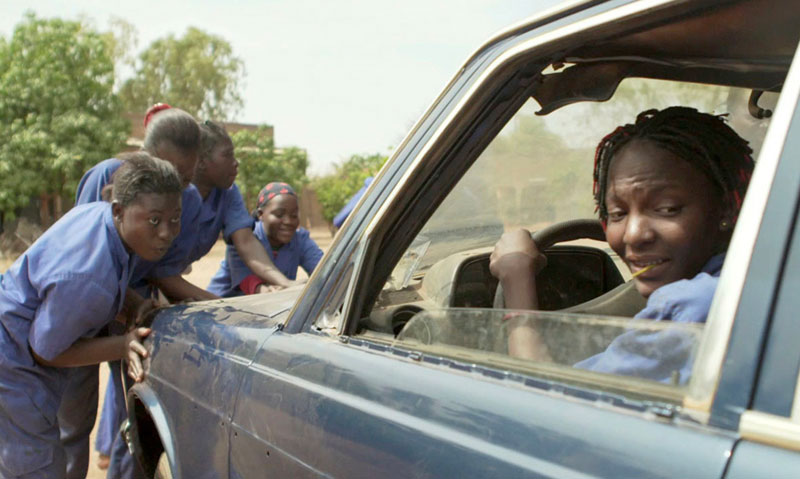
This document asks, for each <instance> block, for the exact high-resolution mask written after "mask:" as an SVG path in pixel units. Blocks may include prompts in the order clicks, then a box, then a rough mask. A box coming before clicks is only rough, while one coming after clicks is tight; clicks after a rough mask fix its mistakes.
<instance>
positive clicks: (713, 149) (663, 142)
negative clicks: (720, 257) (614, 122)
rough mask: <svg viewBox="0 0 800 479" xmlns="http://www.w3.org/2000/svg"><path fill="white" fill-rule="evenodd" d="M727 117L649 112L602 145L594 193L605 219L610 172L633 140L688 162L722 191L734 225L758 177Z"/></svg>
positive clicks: (691, 111)
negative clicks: (753, 175) (749, 187)
mask: <svg viewBox="0 0 800 479" xmlns="http://www.w3.org/2000/svg"><path fill="white" fill-rule="evenodd" d="M723 118H724V115H718V116H715V115H710V114H708V113H700V112H698V111H697V110H695V109H694V108H687V107H677V106H675V107H669V108H666V109H664V110H661V111H659V110H647V111H644V112H642V113H639V115H638V116H637V117H636V122H635V123H633V124H627V125H624V126H620V127H618V128H617V129H615V130H614V131H613V132H611V133H610V134H609V135H607V136H606V137H605V138H603V139H602V140H601V141H600V144H598V145H597V150H596V152H595V157H594V185H593V190H594V191H593V193H594V199H595V203H596V205H597V210H598V213H599V215H600V219H601V220H602V221H603V222H605V221H606V219H607V218H608V210H607V209H606V204H605V197H606V188H607V181H608V169H609V166H610V164H611V161H612V160H613V158H614V155H616V154H617V152H619V151H620V149H621V148H622V147H624V146H625V145H627V144H628V143H630V141H631V140H634V139H639V140H647V141H649V142H652V143H653V144H655V145H657V146H658V147H659V148H663V149H665V150H667V151H669V152H671V153H672V154H674V155H676V156H678V157H679V158H682V159H683V160H685V161H688V162H689V163H690V164H691V165H693V166H694V167H696V168H697V169H698V170H700V171H701V172H703V174H704V175H706V176H707V177H708V179H709V180H711V182H712V183H713V184H714V186H715V187H716V188H717V190H718V193H719V197H720V199H721V200H722V201H723V202H724V204H726V206H727V207H729V208H730V210H731V212H732V213H733V219H734V221H735V218H736V216H737V215H738V212H739V209H740V208H741V206H742V200H743V199H744V194H745V192H746V191H747V184H748V183H749V182H750V175H751V173H752V171H753V158H752V156H751V154H752V152H753V150H752V149H751V148H750V146H749V145H748V143H747V141H746V140H744V139H743V138H742V137H740V136H739V135H738V134H737V133H736V132H735V131H733V129H732V128H731V127H729V126H728V125H727V124H726V123H725V121H724V119H723Z"/></svg>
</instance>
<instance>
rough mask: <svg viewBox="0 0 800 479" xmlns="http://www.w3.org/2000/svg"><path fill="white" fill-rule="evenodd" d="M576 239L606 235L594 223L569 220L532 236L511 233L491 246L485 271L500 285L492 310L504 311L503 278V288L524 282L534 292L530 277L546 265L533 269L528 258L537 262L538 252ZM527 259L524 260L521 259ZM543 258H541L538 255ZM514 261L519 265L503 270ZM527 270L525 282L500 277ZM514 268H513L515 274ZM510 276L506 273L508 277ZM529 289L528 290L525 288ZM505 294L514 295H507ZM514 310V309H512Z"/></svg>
mask: <svg viewBox="0 0 800 479" xmlns="http://www.w3.org/2000/svg"><path fill="white" fill-rule="evenodd" d="M525 235H528V237H527V238H524V236H525ZM580 238H589V239H594V240H599V241H605V238H606V235H605V231H604V230H603V226H602V224H601V223H600V221H599V220H596V219H581V220H570V221H564V222H561V223H556V224H554V225H551V226H548V227H547V228H542V229H541V230H539V231H537V232H535V233H533V234H532V235H531V234H530V233H529V232H528V231H526V230H518V231H514V232H511V233H506V234H504V235H503V237H502V238H500V241H498V242H497V245H495V250H494V252H492V256H491V258H490V260H489V270H490V271H491V273H492V274H493V275H494V276H495V277H497V278H498V279H500V281H501V284H499V285H498V286H497V292H496V294H495V297H494V307H495V308H496V309H505V308H506V301H505V297H504V293H503V285H502V283H503V282H504V279H506V278H507V280H506V281H505V282H506V284H513V283H514V282H524V281H528V282H530V283H531V284H533V287H534V288H535V279H534V276H535V275H536V274H538V273H539V272H540V271H541V270H542V269H543V268H544V266H545V265H546V264H547V262H546V260H545V261H543V262H542V263H541V267H538V268H536V265H538V264H539V263H537V262H536V260H532V259H531V258H537V257H538V255H542V253H541V251H544V250H545V249H547V248H549V247H550V246H553V245H554V244H556V243H560V242H562V241H570V240H575V239H580ZM512 252H515V253H517V254H514V255H510V254H509V253H512ZM528 254H529V255H530V256H529V257H528V259H527V260H526V259H524V258H523V255H528ZM503 256H508V257H507V258H506V260H505V261H503ZM542 256H543V255H542ZM514 258H516V259H518V260H521V261H520V264H516V265H512V266H506V265H507V264H508V263H510V262H512V261H513V260H514ZM531 261H533V262H534V267H531V266H530V262H531ZM523 267H524V268H528V271H529V273H528V274H529V276H528V277H527V278H523V277H522V276H521V275H518V274H514V276H513V278H514V279H513V280H512V276H501V275H508V274H512V273H514V272H517V273H518V272H519V268H523ZM514 268H517V269H516V270H515V269H514ZM509 272H510V273H509ZM526 288H527V289H530V286H527V287H526ZM509 293H512V294H517V293H513V292H511V291H509ZM530 294H532V295H533V296H534V297H535V295H536V292H535V290H534V291H533V292H532V293H530ZM512 307H515V306H512ZM519 309H536V308H530V307H526V306H523V307H520V308H519Z"/></svg>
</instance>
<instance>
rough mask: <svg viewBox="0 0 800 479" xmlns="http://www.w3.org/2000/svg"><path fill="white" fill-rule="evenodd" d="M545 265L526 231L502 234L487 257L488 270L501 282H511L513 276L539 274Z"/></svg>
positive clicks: (542, 256) (545, 258) (543, 259)
mask: <svg viewBox="0 0 800 479" xmlns="http://www.w3.org/2000/svg"><path fill="white" fill-rule="evenodd" d="M546 264H547V257H545V255H543V254H542V253H541V252H540V251H539V248H537V247H536V243H534V242H533V239H532V238H531V233H530V231H528V230H524V229H519V230H516V231H509V232H507V233H503V236H501V237H500V240H499V241H498V242H497V244H496V245H495V246H494V251H492V255H491V256H490V257H489V270H490V271H491V272H492V275H494V276H495V277H496V278H498V279H500V280H501V281H503V280H506V279H511V280H513V276H514V275H515V274H519V273H521V272H524V273H525V274H539V272H540V271H541V270H542V269H543V268H544V267H545V265H546Z"/></svg>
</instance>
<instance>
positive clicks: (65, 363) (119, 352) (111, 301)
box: [0, 153, 182, 478]
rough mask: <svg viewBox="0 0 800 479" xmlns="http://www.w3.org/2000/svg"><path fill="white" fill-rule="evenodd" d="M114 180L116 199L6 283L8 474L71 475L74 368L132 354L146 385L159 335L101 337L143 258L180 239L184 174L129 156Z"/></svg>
mask: <svg viewBox="0 0 800 479" xmlns="http://www.w3.org/2000/svg"><path fill="white" fill-rule="evenodd" d="M114 180H115V182H114V183H115V184H114V188H113V192H112V202H111V203H108V202H96V203H91V204H87V205H80V206H76V207H75V208H73V209H72V210H70V211H69V212H68V213H67V214H66V215H65V216H64V217H62V218H61V219H60V220H59V221H58V222H56V223H55V224H54V225H53V226H51V227H50V228H49V229H48V230H47V231H46V232H45V233H44V234H43V235H42V236H41V237H40V238H39V239H38V240H37V241H36V242H35V243H34V244H33V245H32V246H31V247H30V248H28V250H27V251H26V252H25V253H23V254H22V256H20V257H19V258H18V259H17V261H16V262H15V263H14V264H13V265H12V266H11V268H9V270H8V271H7V272H6V273H5V274H4V275H3V277H2V283H0V324H1V325H2V327H0V351H2V352H3V353H2V355H0V438H2V440H0V443H1V444H0V477H20V476H22V477H52V478H61V477H65V474H66V453H65V450H64V446H63V445H62V444H61V440H60V437H59V423H58V420H57V419H56V416H57V411H58V408H59V404H60V402H61V398H62V395H63V393H64V390H65V387H66V384H67V380H68V374H67V372H68V371H69V369H68V368H71V367H75V366H84V365H90V364H99V363H101V362H104V361H113V360H119V359H122V358H126V359H128V361H129V363H130V365H131V367H130V370H129V373H130V375H131V377H132V378H134V379H135V380H136V381H140V380H142V379H143V374H144V373H143V370H142V365H141V360H140V358H142V357H146V356H147V352H146V350H145V349H144V347H143V346H142V344H141V342H140V341H141V340H142V338H144V337H145V336H147V335H148V334H149V329H147V328H135V329H133V330H131V331H129V332H127V333H126V334H124V335H118V336H109V337H96V336H97V335H98V333H99V332H100V331H101V330H102V329H103V328H105V327H106V326H107V325H108V324H109V323H111V322H112V321H113V320H114V318H115V316H116V315H117V314H118V313H119V312H120V311H121V309H122V307H123V302H127V301H128V298H126V289H127V286H128V278H129V275H130V270H131V267H132V265H133V264H134V260H135V258H136V257H137V256H138V257H140V258H143V259H145V260H148V261H157V260H158V259H159V258H161V257H163V256H164V254H166V252H167V250H168V249H169V246H170V244H171V243H172V241H173V239H175V237H176V236H177V234H178V231H179V230H180V211H181V190H182V186H181V182H180V179H179V177H178V173H177V172H176V171H175V168H173V167H172V166H171V165H170V164H169V163H167V162H165V161H162V160H159V159H156V158H153V157H151V156H150V155H148V154H146V153H137V154H133V155H132V156H130V157H129V158H127V159H126V161H125V162H124V163H123V166H121V167H120V168H119V170H118V171H117V172H116V174H115V176H114ZM87 245H91V247H90V248H87ZM84 407H85V408H88V407H90V406H89V405H88V404H84Z"/></svg>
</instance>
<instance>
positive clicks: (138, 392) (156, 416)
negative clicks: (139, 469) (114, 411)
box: [126, 382, 181, 479]
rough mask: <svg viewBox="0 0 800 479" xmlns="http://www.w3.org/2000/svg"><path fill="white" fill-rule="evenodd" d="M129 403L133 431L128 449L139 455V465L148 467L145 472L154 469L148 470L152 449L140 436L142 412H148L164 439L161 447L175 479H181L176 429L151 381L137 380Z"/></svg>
mask: <svg viewBox="0 0 800 479" xmlns="http://www.w3.org/2000/svg"><path fill="white" fill-rule="evenodd" d="M127 402H128V422H129V430H128V432H127V434H126V440H127V442H128V449H129V450H130V452H131V454H132V455H133V456H134V457H135V458H136V460H137V461H139V464H142V465H143V467H144V468H145V469H146V471H145V472H148V473H151V472H152V471H148V470H147V469H149V467H148V466H149V463H148V459H147V458H148V451H147V450H146V448H145V447H144V445H143V444H142V442H141V437H140V435H141V433H142V426H143V424H142V423H141V422H140V421H141V419H142V415H145V417H147V418H149V420H150V421H151V422H152V427H154V428H155V432H156V433H157V434H158V437H159V440H160V441H161V446H162V447H163V450H164V452H166V454H167V459H168V460H169V465H170V469H172V474H173V477H174V478H175V479H180V478H181V470H180V468H179V467H178V464H180V460H179V458H178V451H177V447H176V444H175V436H174V434H173V432H172V428H171V427H170V425H169V421H168V420H167V415H166V414H165V412H164V408H163V407H162V405H161V401H160V399H159V397H158V394H157V393H156V392H155V391H154V390H153V388H152V387H151V386H150V385H149V384H148V383H146V382H142V383H137V384H135V385H133V386H132V387H131V389H130V391H129V392H128V398H127ZM157 461H158V457H156V458H155V461H151V462H152V467H155V463H156V462H157Z"/></svg>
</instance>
